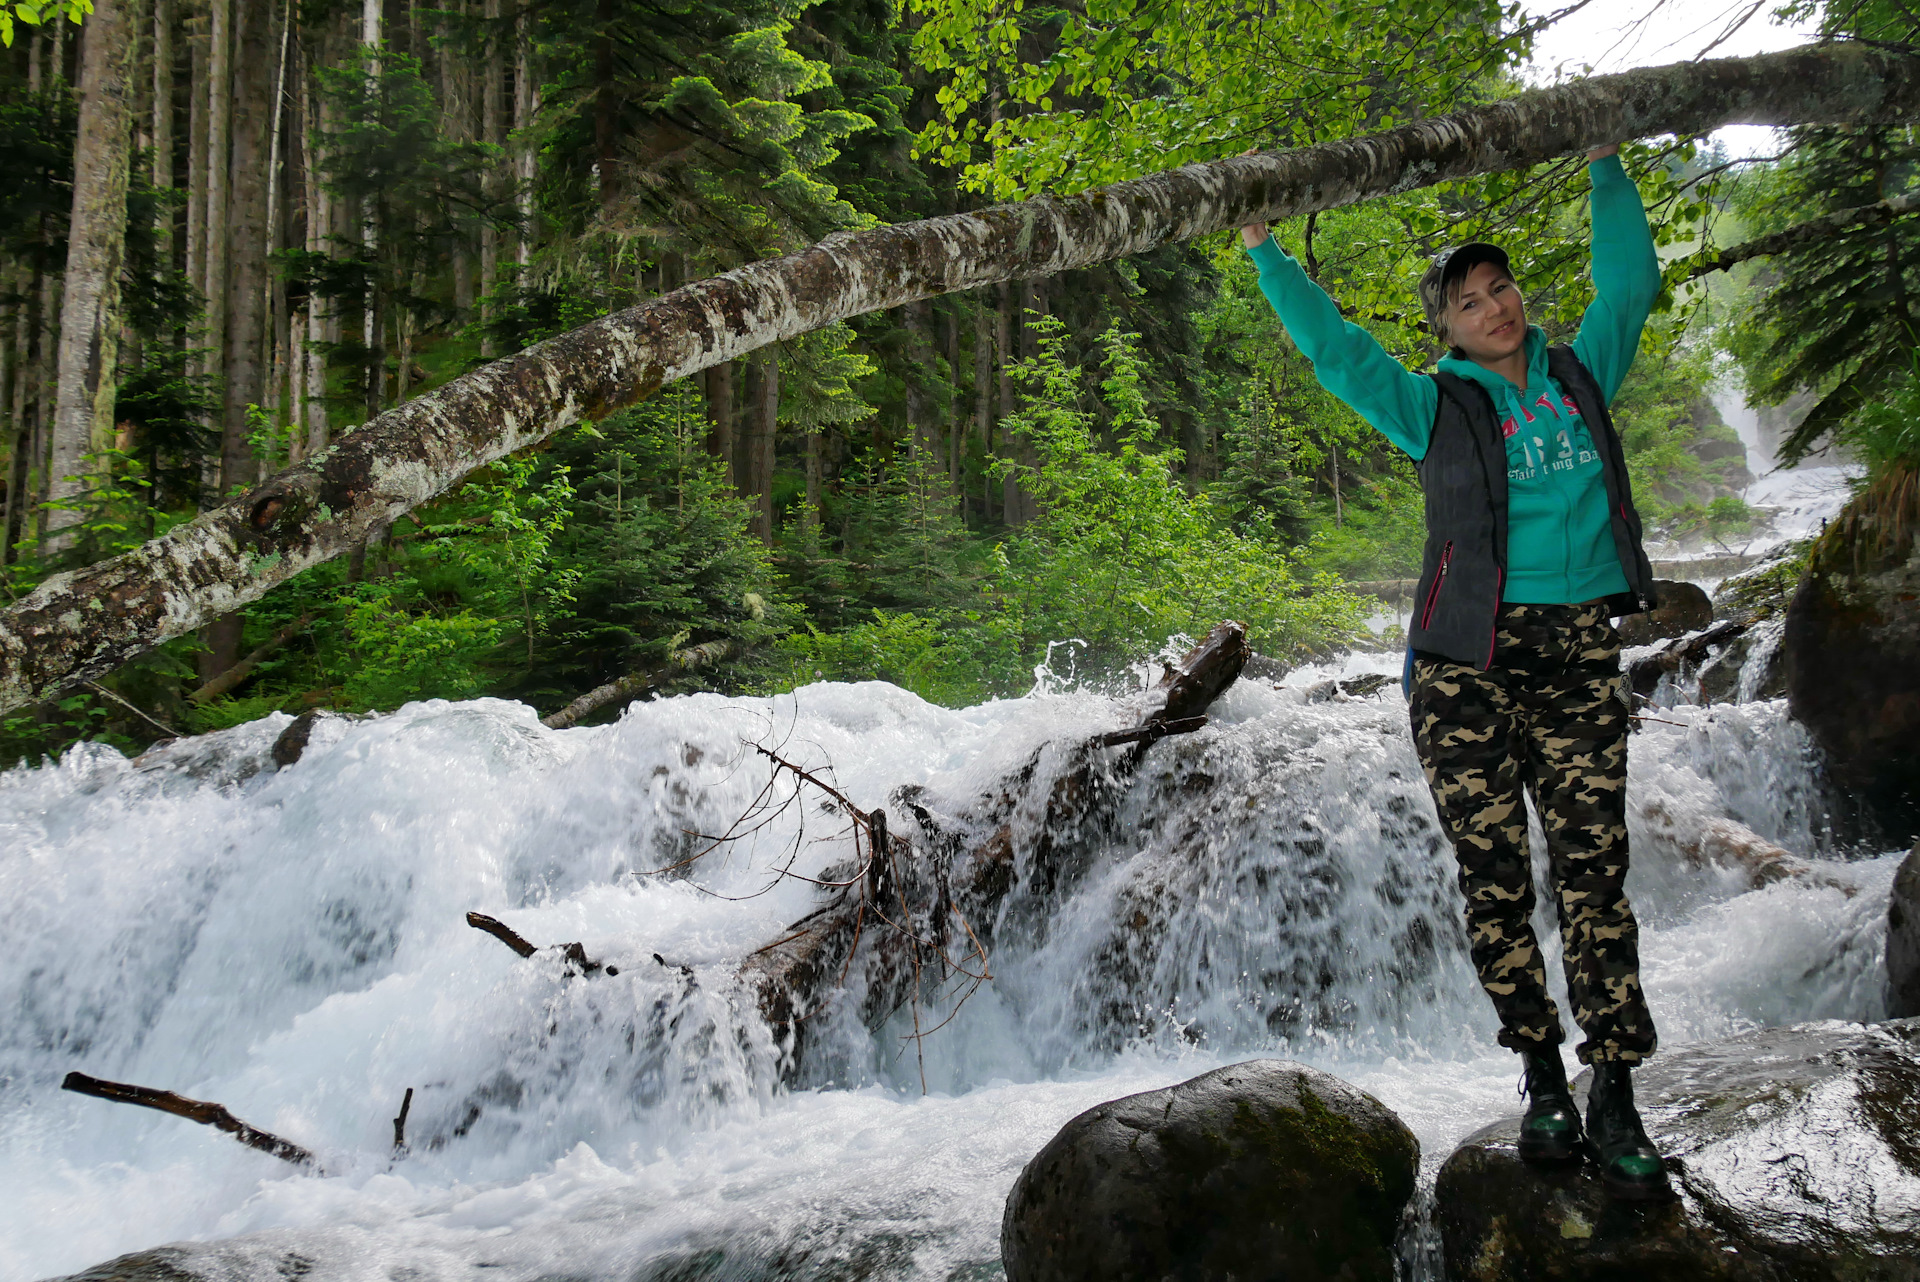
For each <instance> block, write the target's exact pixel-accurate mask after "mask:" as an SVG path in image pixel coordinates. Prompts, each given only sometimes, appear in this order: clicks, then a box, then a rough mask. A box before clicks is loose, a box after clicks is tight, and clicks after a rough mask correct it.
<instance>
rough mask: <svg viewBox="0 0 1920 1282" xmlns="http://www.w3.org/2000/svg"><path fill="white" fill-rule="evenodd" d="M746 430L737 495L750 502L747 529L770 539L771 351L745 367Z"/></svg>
mask: <svg viewBox="0 0 1920 1282" xmlns="http://www.w3.org/2000/svg"><path fill="white" fill-rule="evenodd" d="M746 401H747V406H746V408H747V430H746V433H745V437H744V439H743V440H742V441H741V442H740V495H741V497H742V498H744V499H746V500H747V501H748V502H749V503H750V504H752V505H753V517H752V520H751V522H750V523H749V526H748V528H749V529H750V530H751V531H752V533H753V535H754V537H755V538H757V539H759V540H760V541H761V542H762V543H769V544H770V543H772V542H773V455H774V430H775V427H776V426H777V424H778V422H779V418H780V361H779V359H778V358H777V357H776V356H775V355H774V354H773V353H772V352H768V353H766V354H765V355H764V356H763V357H762V358H761V359H759V360H757V361H753V362H751V363H750V364H749V365H748V366H747V396H746Z"/></svg>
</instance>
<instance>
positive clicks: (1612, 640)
mask: <svg viewBox="0 0 1920 1282" xmlns="http://www.w3.org/2000/svg"><path fill="white" fill-rule="evenodd" d="M1498 626H1499V634H1498V636H1497V637H1496V639H1495V650H1494V660H1493V665H1492V666H1491V667H1490V668H1488V669H1487V671H1485V672H1480V671H1476V670H1475V669H1474V668H1472V667H1469V666H1467V665H1465V664H1459V663H1452V662H1448V661H1446V660H1428V659H1418V660H1416V662H1415V663H1414V669H1413V673H1414V676H1413V698H1412V714H1413V742H1414V746H1415V747H1416V748H1417V749H1418V751H1419V753H1420V763H1421V765H1422V766H1424V767H1425V769H1426V772H1427V786H1428V787H1429V788H1431V789H1432V790H1433V800H1434V804H1435V805H1436V806H1438V807H1439V811H1440V821H1441V823H1442V825H1444V827H1445V828H1446V832H1447V836H1448V838H1449V839H1450V840H1451V841H1452V842H1453V849H1454V854H1455V856H1456V858H1457V859H1458V860H1459V864H1460V890H1461V892H1462V893H1463V894H1464V895H1465V896H1466V901H1467V934H1468V939H1469V943H1470V947H1471V950H1472V956H1473V964H1474V969H1475V970H1477V971H1478V972H1479V975H1480V984H1481V986H1482V987H1483V988H1485V989H1486V991H1487V995H1488V996H1489V997H1491V998H1492V999H1493V1005H1494V1008H1495V1009H1496V1010H1497V1011H1498V1012H1499V1015H1500V1025H1501V1030H1500V1044H1501V1045H1502V1046H1506V1047H1509V1048H1511V1049H1513V1050H1530V1049H1534V1048H1537V1047H1541V1046H1556V1045H1558V1044H1559V1043H1560V1042H1561V1041H1562V1040H1564V1038H1565V1033H1564V1032H1563V1031H1562V1029H1561V1025H1560V1012H1559V1010H1558V1009H1557V1008H1556V1007H1555V1005H1554V1001H1553V998H1552V997H1551V996H1549V995H1548V993H1547V976H1546V968H1545V966H1544V965H1543V964H1542V961H1541V956H1540V945H1539V941H1538V940H1537V939H1536V938H1535V937H1534V933H1533V923H1532V917H1533V906H1534V887H1533V862H1532V859H1531V857H1530V856H1529V854H1528V850H1527V808H1526V804H1525V802H1524V800H1523V795H1524V794H1525V793H1531V794H1532V796H1533V801H1534V807H1535V809H1536V810H1538V811H1539V813H1540V820H1541V824H1542V826H1543V827H1544V828H1545V830H1546V835H1547V853H1548V857H1549V879H1550V883H1551V885H1550V889H1551V890H1552V892H1553V894H1554V897H1555V904H1556V906H1557V908H1558V909H1559V916H1560V939H1561V943H1562V945H1563V947H1564V951H1565V957H1564V964H1565V969H1566V975H1567V992H1568V996H1569V998H1570V1000H1571V1001H1572V1004H1573V1017H1574V1021H1575V1022H1576V1023H1578V1024H1579V1026H1580V1029H1581V1031H1582V1032H1583V1033H1585V1034H1586V1038H1587V1040H1586V1041H1585V1042H1584V1043H1582V1044H1581V1046H1580V1047H1579V1055H1580V1060H1581V1062H1582V1063H1589V1064H1590V1063H1593V1062H1595V1061H1598V1060H1619V1061H1622V1062H1625V1063H1629V1064H1632V1063H1637V1062H1639V1060H1641V1059H1642V1058H1643V1057H1645V1056H1647V1055H1650V1054H1652V1053H1653V1048H1654V1044H1655V1037H1654V1028H1653V1018H1652V1016H1651V1015H1650V1014H1649V1013H1648V1011H1647V1003H1646V998H1645V995H1644V994H1643V993H1642V992H1641V989H1640V955H1639V928H1638V926H1637V925H1636V923H1635V922H1634V918H1633V909H1632V908H1631V907H1629V906H1628V904H1627V895H1626V888H1625V882H1626V876H1627V825H1626V792H1627V707H1626V704H1625V703H1623V702H1622V700H1621V686H1622V677H1621V675H1620V637H1619V634H1618V633H1616V632H1615V631H1614V628H1613V625H1612V624H1611V623H1610V622H1609V621H1608V619H1607V613H1606V607H1605V606H1601V605H1586V606H1577V605H1507V606H1503V607H1502V608H1501V612H1500V619H1499V625H1498Z"/></svg>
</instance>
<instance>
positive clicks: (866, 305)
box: [0, 44, 1920, 712]
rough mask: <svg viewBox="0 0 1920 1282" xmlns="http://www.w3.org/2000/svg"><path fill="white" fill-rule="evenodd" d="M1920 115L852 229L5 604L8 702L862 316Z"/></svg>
mask: <svg viewBox="0 0 1920 1282" xmlns="http://www.w3.org/2000/svg"><path fill="white" fill-rule="evenodd" d="M1916 116H1920V58H1916V57H1914V56H1911V55H1907V54H1902V53H1897V52H1894V51H1891V50H1887V49H1881V48H1872V47H1868V46H1866V45H1862V44H1825V45H1809V46H1805V47H1802V48H1799V49H1792V50H1788V51H1786V52H1783V53H1774V54H1766V55H1763V56H1760V57H1754V58H1725V59H1718V60H1714V61H1703V62H1689V63H1677V64H1674V65H1672V66H1668V67H1650V68H1643V69H1641V70H1636V71H1629V72H1624V73H1621V74H1619V75H1613V76H1596V77H1593V78H1591V79H1588V80H1583V81H1577V82H1574V83H1571V84H1567V85H1561V86H1558V87H1555V88H1551V89H1538V90H1533V91H1531V92H1528V93H1523V94H1518V95H1516V96H1514V97H1512V98H1508V99H1505V100H1503V101H1500V102H1497V103H1492V104H1489V105H1486V106H1480V107H1473V108H1469V109H1467V110H1463V111H1458V112H1454V113H1452V114H1449V115H1445V116H1435V117H1432V118H1429V119H1425V120H1419V121H1415V122H1413V123H1411V124H1407V125H1403V126H1401V127H1399V128H1397V129H1392V130H1388V131H1386V132H1384V133H1379V134H1374V135H1370V136H1367V137H1363V138H1355V139H1349V140H1344V141H1340V142H1331V143H1323V144H1321V145H1319V146H1314V147H1305V148H1301V149H1299V150H1296V151H1287V152H1271V153H1264V154H1257V155H1248V156H1234V157H1231V158H1228V159H1224V160H1215V161H1210V162H1208V163H1205V164H1196V165H1188V166H1186V167H1184V168H1182V169H1178V170H1173V171H1171V172H1168V173H1161V174H1154V175H1152V176H1150V177H1147V178H1141V179H1137V180H1134V181H1132V182H1124V183H1116V184H1114V185H1112V186H1110V187H1102V188H1098V189H1095V190H1093V191H1088V192H1083V193H1081V194H1079V195H1075V196H1067V197H1043V198H1040V199H1036V200H1029V201H1022V202H1019V203H1016V204H1008V205H996V206H992V207H990V208H987V209H982V210H977V211H974V212H971V213H965V214H953V215H949V216H947V217H943V218H931V219H926V220H924V221H921V222H914V223H903V224H900V225H897V226H889V227H874V228H869V229H867V230H865V231H859V232H848V233H841V234H839V235H835V236H831V237H829V238H828V239H826V240H824V241H822V242H821V243H820V244H818V245H815V246H813V247H812V248H810V249H806V250H803V251H801V252H800V253H797V254H790V255H788V256H787V257H785V258H780V259H774V260H770V261H767V262H760V263H754V264H751V265H750V266H747V267H743V268H740V269H739V270H737V271H732V272H728V273H727V274H726V275H724V276H718V277H715V278H713V279H711V280H704V281H699V282H696V283H694V284H691V285H688V286H686V287H684V288H682V289H678V290H675V291H674V292H672V293H670V294H667V295H665V296H663V297H661V298H658V299H655V300H653V301H651V302H648V303H646V304H643V305H642V306H639V307H635V308H631V309H629V310H627V311H623V312H619V313H616V314H614V315H612V316H606V317H603V318H601V319H599V320H596V321H594V322H592V323H590V324H588V325H584V326H582V327H581V328H579V329H577V330H574V331H572V332H571V333H568V334H562V335H560V336H559V337H556V338H552V339H549V340H547V341H546V342H543V343H539V344H536V345H535V346H533V347H530V348H528V349H527V350H526V351H523V352H519V353H517V354H515V355H513V356H510V357H507V358H506V359H504V360H500V361H495V362H494V363H493V364H491V365H488V366H485V367H484V368H482V369H479V370H476V371H474V372H473V373H471V374H468V375H466V376H464V377H462V378H459V379H456V380H454V381H453V382H451V383H449V384H447V385H446V386H445V387H442V388H439V389H438V390H436V391H434V392H432V393H429V394H428V395H425V396H422V397H419V398H417V399H415V400H412V401H409V402H407V403H406V404H404V405H402V406H399V407H398V408H395V409H393V410H390V411H388V412H387V413H385V414H382V415H380V416H379V417H378V418H375V419H373V420H372V421H371V422H369V423H367V424H366V425H365V426H364V427H362V428H360V429H359V430H357V431H354V432H350V433H348V434H347V435H345V436H344V437H342V438H341V439H340V440H339V441H338V442H337V443H335V444H334V445H333V446H332V447H331V448H330V449H328V450H326V451H324V452H322V453H321V454H319V455H316V456H315V457H313V458H311V459H309V460H306V461H304V462H302V463H301V464H299V465H298V466H296V467H292V468H289V469H287V470H286V471H284V472H281V473H280V474H279V475H277V476H274V477H272V478H271V479H269V480H268V481H266V482H264V483H263V484H261V485H259V486H257V487H256V488H255V489H254V490H253V491H252V492H250V493H248V494H245V495H243V496H241V497H239V498H237V499H235V500H233V501H231V502H229V503H227V504H225V505H224V506H222V507H219V508H216V509H214V510H212V511H209V512H206V513H203V514H202V515H201V516H200V517H198V518H197V519H195V520H193V521H190V522H188V523H186V524H184V525H180V526H177V527H176V528H174V529H172V530H170V531H168V532H167V533H166V534H165V535H163V536H161V537H160V538H157V539H154V540H153V541H151V542H149V543H147V544H145V545H144V546H142V547H139V548H136V549H135V550H133V551H131V552H128V553H125V554H123V555H121V556H117V557H113V558H110V559H108V560H106V561H102V562H99V563H98V564H96V565H91V566H88V567H86V568H85V569H82V570H78V571H74V572H72V573H67V574H59V575H55V576H53V577H52V578H50V579H48V580H47V581H46V582H44V583H42V584H41V585H40V586H39V587H38V588H37V589H36V590H35V591H34V592H32V593H31V594H30V595H28V596H27V597H26V598H25V599H23V600H22V601H20V602H18V603H17V604H15V605H12V606H10V607H9V608H7V609H6V610H4V611H0V712H4V711H7V710H9V709H12V708H17V707H20V706H22V705H24V704H28V703H32V702H34V701H36V700H39V699H43V698H46V697H47V696H49V695H51V694H53V693H54V692H56V691H59V690H62V689H65V688H66V687H68V686H71V685H73V684H75V683H76V682H79V681H82V680H85V679H88V678H92V677H96V676H99V675H101V674H103V673H106V672H110V671H112V670H113V669H114V668H117V667H119V666H120V665H121V664H122V663H124V662H126V661H127V660H128V659H130V658H132V657H134V656H135V655H137V654H140V653H142V652H143V651H145V650H148V649H151V648H152V647H153V646H155V645H158V644H159V643H160V642H163V641H166V640H168V639H170V638H172V637H177V636H180V635H182V634H184V633H186V632H189V631H191V630H193V629H194V628H197V627H199V626H200V625H201V624H203V623H206V622H208V621H209V620H211V619H214V618H217V617H219V616H220V615H223V614H226V613H228V612H229V611H232V610H236V609H238V608H240V607H241V606H244V605H246V604H247V603H248V602H250V601H256V600H259V599H260V597H262V596H264V595H265V594H266V593H267V592H268V591H269V590H271V589H272V588H273V587H274V586H275V585H277V584H280V583H283V582H285V581H286V580H287V579H289V578H291V577H293V576H294V575H296V574H298V573H300V572H301V571H302V570H305V569H308V568H309V567H311V566H314V565H318V564H320V563H321V562H323V561H326V560H328V559H330V558H332V557H335V556H338V555H339V554H340V553H342V552H345V551H348V550H350V549H351V548H353V547H354V546H356V545H357V544H358V543H360V542H361V541H362V540H364V539H365V538H366V537H367V534H368V532H369V531H370V530H373V529H374V528H376V527H378V526H381V525H383V524H385V523H390V522H391V521H393V520H394V519H395V518H396V517H398V516H400V515H401V514H402V513H404V512H406V511H408V510H410V509H412V508H414V507H416V506H418V505H419V504H421V503H424V502H426V501H427V500H428V499H431V498H433V497H434V496H435V495H437V494H440V493H442V492H443V491H445V490H446V489H447V488H448V487H449V486H451V485H453V484H454V483H455V482H457V481H458V480H459V479H460V478H461V477H463V476H465V475H466V474H467V473H469V472H471V471H473V470H474V469H475V468H477V467H482V466H484V465H486V464H488V463H491V462H493V461H494V460H496V459H499V458H503V457H505V456H506V455H509V454H512V453H514V452H515V451H517V450H520V449H523V448H525V447H526V446H528V445H530V444H533V443H534V442H536V441H539V440H542V439H544V438H545V437H547V436H550V435H552V434H553V433H554V432H557V431H559V430H560V429H561V428H564V427H567V426H569V425H570V424H573V423H578V422H580V421H582V420H591V419H596V418H600V417H603V416H605V415H607V414H609V413H612V412H613V411H614V410H617V409H620V408H622V407H624V406H627V405H631V404H633V403H635V402H636V401H639V400H641V399H643V398H645V397H647V396H650V395H652V394H653V393H654V392H656V391H658V390H659V389H660V388H661V387H662V386H664V385H665V384H667V383H670V382H672V381H674V380H675V379H679V378H684V377H686V376H687V375H689V374H693V373H696V372H698V371H700V370H703V369H707V368H709V367H711V366H714V365H718V364H720V363H722V362H724V361H729V360H733V359H735V358H737V357H740V356H743V355H745V354H747V353H749V352H752V351H755V350H757V349H758V348H761V347H764V346H766V345H767V344H769V343H773V342H778V341H780V340H783V339H788V338H792V337H794V336H796V335H799V334H804V333H808V332H810V331H812V330H816V329H819V328H821V327H823V326H825V325H829V324H832V323H833V322H835V321H839V320H844V319H846V318H848V317H851V316H857V315H861V314H863V313H866V312H873V311H880V310H882V309H885V308H889V307H897V306H900V305H902V304H905V303H910V302H914V301H916V300H919V299H923V298H930V297H933V296H935V295H939V294H946V293H953V292H955V291H959V290H968V289H975V288H978V287H979V286H982V285H988V284H993V283H995V282H998V281H1003V280H1010V279H1014V278H1017V277H1030V276H1047V275H1051V274H1053V273H1056V272H1062V271H1068V270H1071V269H1074V268H1079V267H1087V266H1091V265H1092V264H1094V263H1099V262H1105V261H1107V260H1109V259H1114V258H1123V257H1126V256H1128V255H1132V254H1140V253H1144V252H1146V251H1148V250H1151V249H1154V248H1157V247H1159V246H1161V245H1165V244H1168V243H1171V242H1175V241H1182V240H1190V239H1192V238H1193V237H1195V236H1200V235H1204V234H1206V233H1208V232H1214V231H1220V230H1222V229H1225V228H1230V227H1235V226H1238V225H1240V224H1243V223H1251V222H1261V221H1266V220H1271V219H1277V218H1287V217H1293V216H1296V215H1301V214H1306V213H1311V212H1313V211H1315V210H1321V209H1333V208H1337V207H1339V206H1343V205H1349V204H1353V203H1355V202H1357V201H1362V200H1368V199H1371V198H1374V197H1378V196H1386V195H1392V194H1395V193H1398V192H1405V191H1411V190H1414V189H1416V188H1420V187H1426V186H1431V185H1433V184H1435V183H1441V182H1447V181H1449V180H1452V179H1457V178H1466V177H1471V176H1473V175H1476V174H1485V173H1492V172H1496V171H1500V170H1507V169H1517V168H1523V167H1525V166H1528V165H1533V164H1538V163H1541V162H1544V161H1549V160H1555V159H1558V158H1560V157H1563V156H1569V155H1575V154H1578V153H1579V152H1581V151H1583V150H1585V149H1587V148H1589V147H1591V146H1594V145H1597V144H1600V143H1608V142H1615V141H1618V140H1620V139H1625V138H1640V137H1645V136H1648V135H1651V134H1660V133H1686V134H1692V133H1704V132H1707V131H1709V130H1712V129H1716V128H1719V127H1720V126H1722V125H1729V124H1762V125H1795V124H1812V123H1825V124H1847V123H1856V124H1864V123H1883V124H1896V123H1903V122H1906V121H1910V120H1913V119H1914V118H1915V117H1916Z"/></svg>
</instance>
